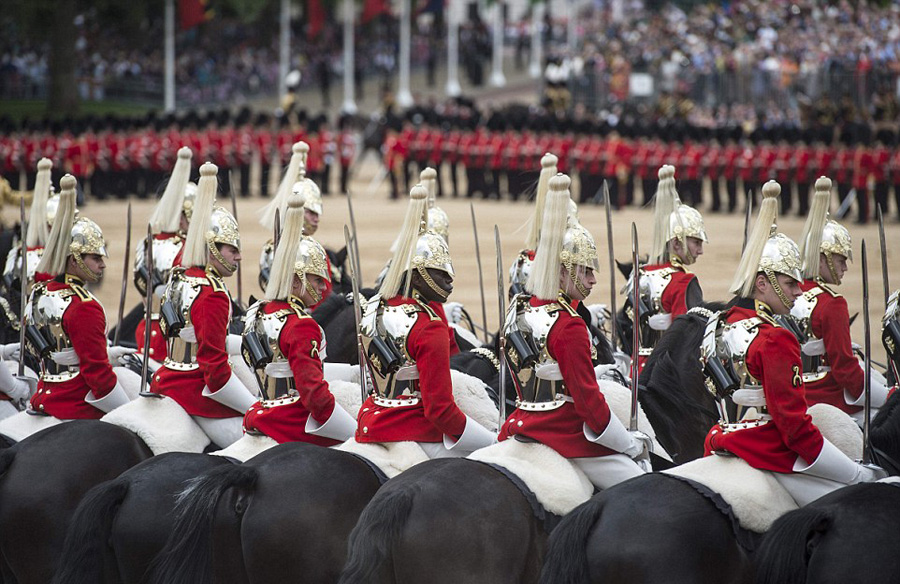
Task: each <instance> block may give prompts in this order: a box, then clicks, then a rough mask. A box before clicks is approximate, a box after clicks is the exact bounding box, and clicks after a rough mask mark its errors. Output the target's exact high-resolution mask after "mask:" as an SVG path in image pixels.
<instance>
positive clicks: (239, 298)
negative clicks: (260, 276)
mask: <svg viewBox="0 0 900 584" xmlns="http://www.w3.org/2000/svg"><path fill="white" fill-rule="evenodd" d="M228 190H229V191H230V192H231V215H232V216H233V217H234V221H235V223H237V220H238V216H237V197H235V195H234V176H232V172H231V170H229V171H228ZM237 265H238V266H237V304H238V306H240V307H241V309H243V308H244V301H243V298H244V292H243V286H242V285H241V281H242V280H243V278H241V275H242V274H241V262H238V263H237Z"/></svg>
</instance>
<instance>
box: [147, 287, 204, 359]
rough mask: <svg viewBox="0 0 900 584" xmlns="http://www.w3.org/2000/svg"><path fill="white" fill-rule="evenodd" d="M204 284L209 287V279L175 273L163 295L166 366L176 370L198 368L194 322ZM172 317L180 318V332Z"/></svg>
mask: <svg viewBox="0 0 900 584" xmlns="http://www.w3.org/2000/svg"><path fill="white" fill-rule="evenodd" d="M204 285H209V280H207V279H206V278H199V277H196V276H187V275H185V272H184V270H182V269H177V270H173V271H172V276H171V278H170V279H169V284H168V285H167V286H166V291H165V292H163V297H162V302H161V307H160V310H161V311H162V314H163V315H164V317H163V318H161V319H160V323H159V324H160V327H161V328H162V331H163V334H164V335H165V336H166V344H167V345H168V351H169V354H168V356H167V357H166V361H165V366H166V367H168V368H169V369H174V370H176V371H191V370H193V369H197V368H198V367H199V365H198V364H197V337H196V335H195V333H194V325H193V323H192V322H191V306H192V305H193V304H194V302H195V301H196V300H197V297H198V296H200V291H201V290H202V288H203V286H204ZM166 314H172V315H173V316H175V317H177V318H180V319H181V322H180V323H179V325H180V326H179V327H178V328H177V329H175V328H173V323H172V322H171V321H169V320H168V319H167V318H166V317H165V315H166Z"/></svg>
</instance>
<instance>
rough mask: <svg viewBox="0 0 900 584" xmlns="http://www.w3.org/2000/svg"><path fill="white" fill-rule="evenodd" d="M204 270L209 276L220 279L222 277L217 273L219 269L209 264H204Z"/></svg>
mask: <svg viewBox="0 0 900 584" xmlns="http://www.w3.org/2000/svg"><path fill="white" fill-rule="evenodd" d="M205 271H206V273H207V275H209V276H213V277H214V278H220V279H221V278H222V276H221V274H219V271H218V270H217V269H215V268H214V267H212V266H210V265H207V266H206V270H205Z"/></svg>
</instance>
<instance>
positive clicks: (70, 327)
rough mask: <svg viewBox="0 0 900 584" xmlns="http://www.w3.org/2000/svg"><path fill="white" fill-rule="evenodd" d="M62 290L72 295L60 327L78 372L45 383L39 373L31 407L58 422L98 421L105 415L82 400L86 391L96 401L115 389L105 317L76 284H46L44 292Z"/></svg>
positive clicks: (114, 376) (94, 302)
mask: <svg viewBox="0 0 900 584" xmlns="http://www.w3.org/2000/svg"><path fill="white" fill-rule="evenodd" d="M72 280H73V279H72V278H70V282H71V281H72ZM66 289H68V290H71V291H72V293H73V294H72V296H70V297H69V298H70V300H69V306H68V307H67V308H66V310H65V312H64V313H63V318H62V327H63V330H64V331H65V333H66V334H67V335H68V336H69V339H70V340H71V341H72V347H73V348H74V349H75V353H76V354H77V355H78V362H79V363H78V367H79V372H78V375H77V376H75V378H73V379H70V380H68V381H63V382H50V381H46V382H45V381H44V380H43V378H44V374H43V373H42V374H41V380H40V381H39V382H38V389H37V393H35V394H34V396H33V397H32V398H31V407H32V408H33V409H35V410H39V411H42V412H45V413H47V414H50V415H51V416H54V417H56V418H59V419H61V420H73V419H84V418H87V419H99V418H101V417H103V416H104V415H105V412H104V411H103V410H101V409H99V408H95V407H94V406H92V405H90V404H89V403H87V402H86V401H84V399H85V398H86V397H87V394H88V392H93V393H94V398H96V399H100V398H102V397H105V396H106V395H107V394H108V393H109V392H110V391H112V390H113V388H114V387H115V386H116V374H115V373H113V370H112V366H111V365H110V364H109V356H108V355H107V353H106V314H105V313H104V311H103V307H102V306H101V305H100V303H99V302H98V301H97V300H96V299H95V298H94V297H93V296H91V295H90V294H89V293H88V292H87V291H86V290H85V289H84V288H83V285H82V284H80V283H79V282H78V281H75V282H74V283H71V284H69V283H63V282H60V281H59V280H52V281H50V282H47V290H51V291H55V290H66Z"/></svg>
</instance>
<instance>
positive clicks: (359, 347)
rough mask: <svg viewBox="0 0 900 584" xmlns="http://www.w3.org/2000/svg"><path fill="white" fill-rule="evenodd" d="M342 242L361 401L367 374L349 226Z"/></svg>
mask: <svg viewBox="0 0 900 584" xmlns="http://www.w3.org/2000/svg"><path fill="white" fill-rule="evenodd" d="M344 242H345V245H346V246H347V253H349V254H350V265H349V269H350V285H351V286H352V288H353V320H354V321H355V323H356V351H357V358H358V359H359V388H360V391H361V393H362V401H363V402H365V401H366V397H367V396H368V395H369V376H368V374H367V371H366V365H367V361H366V350H365V348H364V347H363V340H362V308H361V307H360V305H359V303H360V302H361V301H362V296H360V293H359V280H357V275H356V268H355V261H354V260H355V259H356V258H355V257H354V256H355V255H356V253H355V251H354V249H353V245H352V241H351V237H350V228H349V227H347V226H346V225H344Z"/></svg>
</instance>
